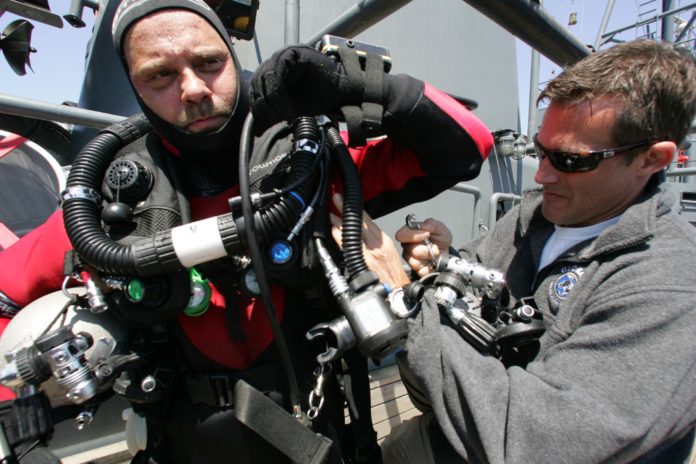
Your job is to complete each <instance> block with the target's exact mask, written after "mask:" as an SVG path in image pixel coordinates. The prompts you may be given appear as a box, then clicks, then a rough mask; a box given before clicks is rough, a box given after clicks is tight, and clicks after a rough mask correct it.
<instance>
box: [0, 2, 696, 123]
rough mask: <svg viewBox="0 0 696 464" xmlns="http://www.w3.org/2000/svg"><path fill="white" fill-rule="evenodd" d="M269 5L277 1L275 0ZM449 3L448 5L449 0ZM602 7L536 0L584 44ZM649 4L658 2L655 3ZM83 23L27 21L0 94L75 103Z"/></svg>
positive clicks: (630, 10)
mask: <svg viewBox="0 0 696 464" xmlns="http://www.w3.org/2000/svg"><path fill="white" fill-rule="evenodd" d="M262 1H263V0H262ZM267 1H268V0H267ZM271 1H278V2H279V1H280V0H271ZM356 1H357V0H356ZM449 1H453V2H454V0H449ZM691 2H692V0H675V1H674V4H675V7H679V6H681V5H688V4H689V3H691ZM606 3H607V2H606V1H605V0H542V5H543V7H544V8H545V9H546V10H547V11H548V12H549V13H550V14H551V15H552V16H553V17H554V18H556V20H557V21H558V22H559V23H560V24H562V25H564V26H566V27H568V29H569V30H570V32H571V33H572V34H573V35H575V36H576V37H578V38H579V39H580V40H581V41H582V42H583V43H587V44H594V43H595V40H596V37H597V32H598V30H599V25H600V23H601V20H602V17H603V16H604V10H605V6H606ZM641 3H646V0H616V1H615V6H614V9H613V12H612V15H611V19H610V22H609V24H608V26H607V31H612V30H616V29H618V28H620V27H623V26H627V25H629V24H633V23H635V22H636V21H637V20H638V11H639V7H638V5H639V4H641ZM647 3H650V2H647ZM654 3H655V4H658V3H660V0H656V1H655V2H654ZM50 4H51V6H52V9H53V12H54V13H56V14H59V15H63V14H65V13H67V10H68V7H69V4H70V2H69V1H68V0H57V1H52V2H50ZM58 5H59V6H58ZM647 8H650V5H648V6H646V7H643V9H647ZM571 12H575V13H577V24H576V25H574V26H568V25H567V24H568V18H569V16H570V13H571ZM653 15H654V13H653ZM15 19H18V17H16V16H14V15H12V14H10V13H5V14H4V15H2V16H1V17H0V30H4V28H5V27H7V25H8V24H9V23H10V22H11V21H13V20H15ZM83 20H84V21H85V23H87V25H86V27H84V28H80V29H77V28H73V27H72V26H70V25H69V24H68V23H67V22H65V21H64V24H63V28H62V29H58V28H55V27H52V26H48V25H46V24H42V23H38V22H36V21H33V23H34V25H35V28H34V30H33V35H32V46H33V47H34V48H35V49H36V50H37V52H36V53H32V54H31V57H30V60H31V64H32V67H33V70H34V72H32V71H31V70H27V74H26V75H24V76H17V75H16V74H15V73H14V72H13V71H12V70H11V69H10V67H9V66H8V65H7V63H6V62H5V61H4V59H3V58H0V93H2V94H8V95H12V96H18V97H26V98H32V99H36V100H40V101H45V102H49V103H55V104H61V103H63V102H64V101H73V102H78V101H79V98H80V87H81V85H82V79H83V73H84V54H78V53H74V50H76V49H78V50H86V47H87V43H88V41H89V37H90V34H91V30H92V26H93V25H94V13H93V12H92V10H90V9H89V8H85V9H84V13H83ZM635 36H636V33H635V31H634V30H630V31H628V32H627V33H623V34H621V35H619V36H618V37H620V38H621V39H624V40H629V39H632V38H635ZM517 62H518V65H517V69H518V91H519V96H520V101H519V104H520V121H521V124H522V132H526V126H527V113H528V108H529V80H530V62H531V49H530V47H529V46H527V45H526V44H524V43H523V42H521V41H519V40H517ZM559 70H560V69H559V68H558V67H557V66H555V65H553V63H551V62H550V61H548V60H546V59H545V58H544V57H543V56H542V57H541V59H540V72H539V81H540V85H543V83H544V82H545V81H547V80H549V79H550V78H552V77H553V75H554V73H557V72H559Z"/></svg>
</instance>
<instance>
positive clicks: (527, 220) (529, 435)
mask: <svg viewBox="0 0 696 464" xmlns="http://www.w3.org/2000/svg"><path fill="white" fill-rule="evenodd" d="M540 204H541V192H540V191H539V190H533V191H529V192H526V194H525V197H524V199H523V201H522V203H521V204H520V205H519V206H518V207H516V208H515V209H513V210H511V211H510V212H509V213H508V214H506V215H505V216H504V217H503V218H502V219H501V220H500V221H499V222H498V223H497V224H496V226H495V227H494V228H493V229H492V230H491V231H490V232H489V233H488V234H487V235H486V236H484V237H482V238H480V239H477V240H475V241H474V242H471V243H470V244H469V245H468V246H466V247H465V248H464V249H463V250H462V251H463V252H464V254H466V255H468V257H469V258H470V259H475V260H477V261H479V262H481V263H483V264H484V265H486V266H488V267H493V268H497V269H500V270H502V271H504V272H505V274H506V278H507V281H508V283H509V287H510V290H511V294H512V296H513V298H515V299H519V298H523V297H527V296H529V295H533V297H534V299H535V301H536V303H537V305H538V307H539V309H540V311H541V312H542V313H543V317H544V322H545V325H546V331H545V333H544V335H543V336H542V338H541V340H540V341H541V349H540V351H539V354H538V355H537V356H536V357H535V359H534V360H533V361H532V362H530V363H529V364H528V365H527V367H526V368H524V369H523V368H520V367H511V368H508V369H505V367H504V366H503V365H502V364H501V363H500V362H499V361H498V360H497V359H495V358H493V357H490V356H485V355H482V354H480V353H478V352H477V351H476V350H474V349H473V348H472V347H471V346H470V345H469V344H467V343H466V342H465V341H464V340H463V339H462V338H461V337H460V336H459V335H458V334H457V332H456V331H455V330H454V329H452V328H451V327H449V326H448V325H447V324H443V323H441V320H440V315H439V314H438V310H437V309H436V307H435V306H434V305H424V308H423V310H422V311H421V313H420V314H419V315H418V316H417V317H416V318H415V319H414V320H412V321H411V322H410V324H411V326H412V327H411V333H410V335H409V339H408V341H407V344H406V350H407V356H406V363H407V365H408V367H409V368H410V370H411V371H412V372H413V373H414V374H415V375H416V377H417V380H418V381H419V382H420V383H422V387H423V388H424V389H425V393H426V394H427V396H428V397H429V399H430V400H431V402H432V405H431V406H432V409H433V412H434V414H435V417H436V418H437V422H438V424H439V425H440V427H441V429H442V431H443V433H444V435H445V437H446V438H447V440H448V441H449V442H450V444H452V446H453V447H454V449H455V450H456V451H457V453H458V454H460V455H461V456H463V457H466V459H467V460H468V461H470V462H472V463H478V462H491V463H503V462H505V463H525V464H529V463H535V464H541V463H554V464H557V463H592V464H594V463H604V462H611V463H620V462H658V461H661V462H665V461H664V460H663V459H664V454H661V453H663V452H664V450H665V449H669V448H670V446H671V445H672V444H673V443H675V442H677V441H678V440H680V439H681V438H682V437H685V435H686V434H687V433H689V432H690V431H691V430H692V429H693V427H694V425H695V424H696V228H694V227H693V226H692V225H690V224H689V223H688V222H687V221H685V220H684V219H683V218H681V217H680V216H678V215H677V214H676V213H675V212H674V211H672V210H671V205H672V198H671V195H669V194H668V193H667V192H665V191H663V188H662V187H658V188H655V189H653V190H652V191H650V192H649V193H648V194H646V195H645V196H644V197H643V198H641V199H640V201H638V202H637V203H636V204H634V205H633V206H631V207H630V208H629V209H628V210H627V211H626V212H625V213H624V215H623V216H622V218H621V220H620V221H619V222H618V223H616V224H615V225H613V226H610V227H609V228H607V229H606V230H605V231H604V232H603V233H602V234H600V235H599V236H598V237H596V238H595V239H592V240H590V241H587V242H584V243H581V244H579V245H578V246H576V247H575V248H574V249H572V250H570V251H569V252H567V253H565V254H563V255H562V256H560V257H559V258H558V259H557V260H556V261H555V262H554V263H552V264H550V265H549V266H547V267H546V268H545V269H541V270H537V267H538V263H539V260H540V257H541V252H542V249H543V246H544V243H545V242H546V240H547V238H548V237H549V236H550V234H551V232H552V231H553V225H552V224H550V223H549V222H548V221H546V220H545V219H544V218H543V216H542V215H541V208H540ZM686 440H688V438H685V440H682V443H683V442H685V441H686ZM656 455H659V456H661V457H660V458H657V457H656Z"/></svg>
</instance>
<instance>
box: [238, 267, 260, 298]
mask: <svg viewBox="0 0 696 464" xmlns="http://www.w3.org/2000/svg"><path fill="white" fill-rule="evenodd" d="M242 284H243V285H244V289H245V290H246V292H247V293H249V294H251V295H259V294H260V293H261V289H260V288H259V281H258V280H257V279H256V272H254V270H253V269H252V268H251V267H249V268H247V269H246V270H245V271H244V274H243V276H242Z"/></svg>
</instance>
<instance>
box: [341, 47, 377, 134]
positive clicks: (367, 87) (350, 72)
mask: <svg viewBox="0 0 696 464" xmlns="http://www.w3.org/2000/svg"><path fill="white" fill-rule="evenodd" d="M338 55H339V57H340V58H341V63H343V68H344V69H345V72H346V77H347V78H348V98H347V100H348V101H360V102H362V103H361V104H360V106H357V105H346V106H343V107H341V112H342V113H343V117H344V118H345V120H346V126H347V127H348V138H349V143H350V146H361V145H365V139H366V138H368V137H374V136H376V135H378V134H379V130H380V128H381V127H382V114H383V113H384V106H383V96H384V59H383V58H382V57H381V56H380V55H376V54H367V57H366V59H365V69H364V70H363V67H362V65H361V63H360V58H359V57H358V54H357V53H356V52H355V50H351V49H349V48H345V47H341V48H339V49H338Z"/></svg>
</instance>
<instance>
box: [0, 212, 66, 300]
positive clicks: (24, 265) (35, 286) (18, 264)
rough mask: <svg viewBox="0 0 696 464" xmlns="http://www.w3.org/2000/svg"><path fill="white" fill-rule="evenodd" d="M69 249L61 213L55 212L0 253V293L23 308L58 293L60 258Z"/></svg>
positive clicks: (60, 278)
mask: <svg viewBox="0 0 696 464" xmlns="http://www.w3.org/2000/svg"><path fill="white" fill-rule="evenodd" d="M71 248H72V245H70V240H69V239H68V234H67V232H66V231H65V226H64V225H63V212H62V211H61V210H58V211H56V212H54V213H53V214H52V215H51V216H50V217H49V218H48V219H47V220H46V221H45V222H44V223H43V224H41V225H40V226H39V227H37V228H36V229H34V230H32V231H31V232H29V233H28V234H26V235H25V236H23V237H22V238H21V239H19V240H18V241H17V242H15V243H14V244H13V245H12V246H10V247H9V248H7V249H6V250H3V251H1V252H0V291H2V292H3V293H4V294H5V295H6V296H7V297H9V298H10V299H11V300H12V301H14V302H15V303H17V305H18V306H19V307H23V306H26V305H27V304H29V303H31V302H32V301H34V300H36V299H37V298H39V297H42V296H43V295H45V294H47V293H50V292H53V291H56V290H59V289H60V287H61V284H62V282H63V258H64V256H65V253H66V252H67V251H68V250H70V249H71Z"/></svg>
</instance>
